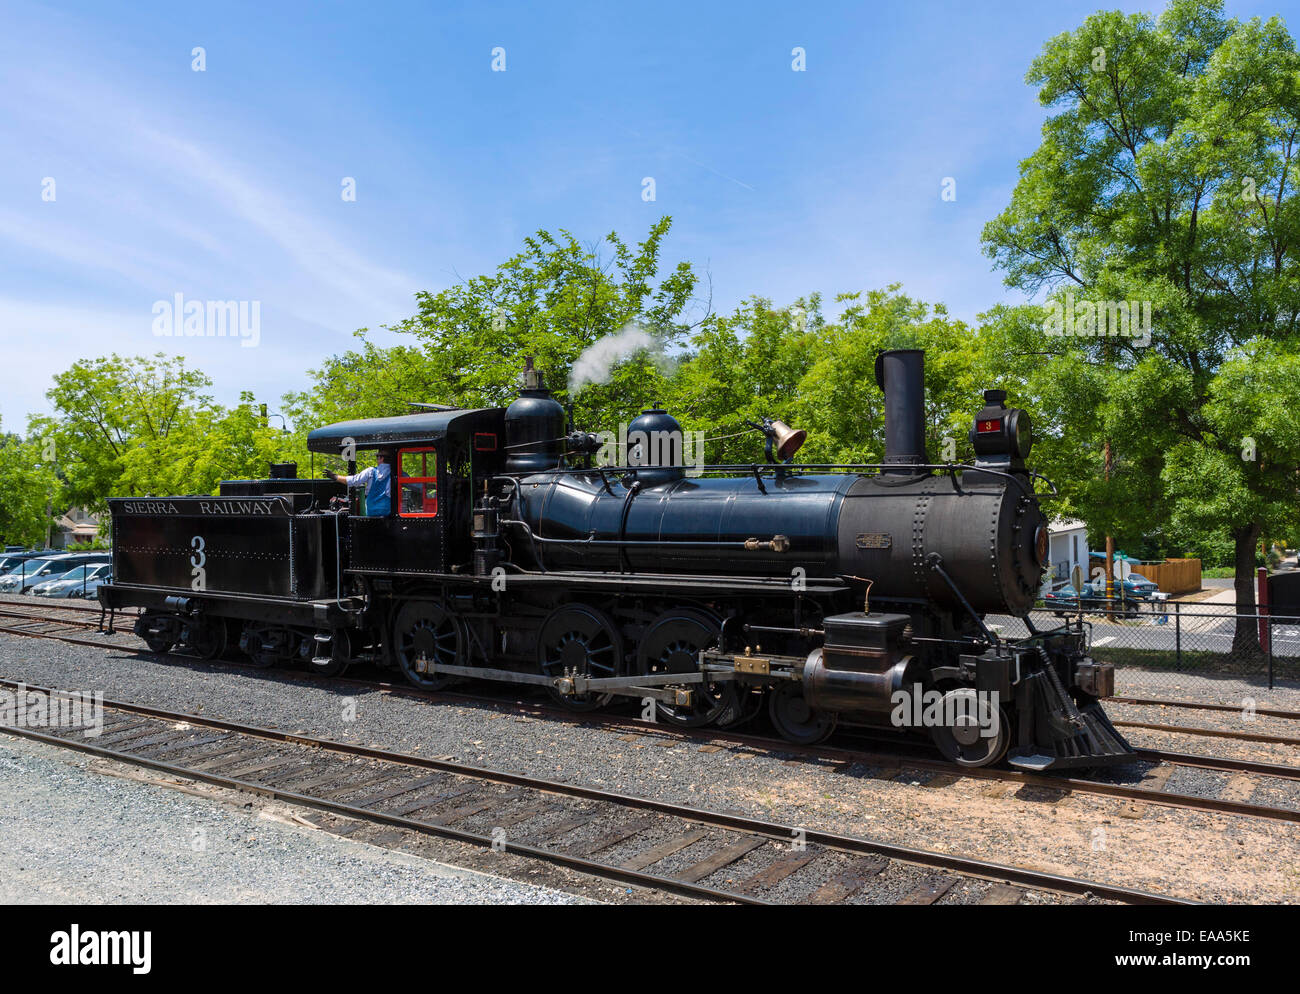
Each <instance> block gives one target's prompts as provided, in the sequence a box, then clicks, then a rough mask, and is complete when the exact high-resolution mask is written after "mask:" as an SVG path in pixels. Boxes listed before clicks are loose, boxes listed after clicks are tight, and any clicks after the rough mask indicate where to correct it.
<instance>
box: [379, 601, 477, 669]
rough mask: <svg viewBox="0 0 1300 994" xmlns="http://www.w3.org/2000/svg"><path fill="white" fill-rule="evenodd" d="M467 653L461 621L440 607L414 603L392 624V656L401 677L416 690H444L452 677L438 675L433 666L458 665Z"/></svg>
mask: <svg viewBox="0 0 1300 994" xmlns="http://www.w3.org/2000/svg"><path fill="white" fill-rule="evenodd" d="M464 651H465V630H464V627H463V626H462V625H461V623H460V619H459V618H457V617H456V616H455V615H453V614H452V613H451V612H449V611H448V610H447V609H446V608H444V607H443V606H442V605H441V604H437V603H434V602H432V601H411V602H410V603H408V604H405V605H403V606H402V609H401V610H400V611H398V612H397V618H396V619H395V620H394V622H393V654H394V655H395V656H396V657H397V665H398V666H399V667H401V670H402V675H403V676H405V677H406V679H407V680H408V681H410V682H411V683H413V684H414V685H415V686H417V687H423V688H424V689H425V690H441V689H442V688H444V687H446V686H447V685H448V684H449V683H451V682H452V681H453V679H454V677H453V676H451V675H450V674H446V673H435V672H433V671H432V669H431V664H440V665H443V666H457V665H460V664H461V661H462V659H463V657H464Z"/></svg>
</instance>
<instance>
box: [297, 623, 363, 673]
mask: <svg viewBox="0 0 1300 994" xmlns="http://www.w3.org/2000/svg"><path fill="white" fill-rule="evenodd" d="M320 634H322V635H328V636H330V640H329V641H328V642H318V641H317V640H316V638H315V637H314V636H308V637H306V638H305V639H303V642H304V643H305V644H306V645H308V646H310V651H309V652H308V654H307V666H308V668H309V669H310V670H311V671H312V672H313V673H317V674H319V675H321V676H341V675H342V674H343V671H344V670H346V669H347V668H348V666H349V664H351V662H352V639H351V638H350V637H349V635H348V631H347V629H346V628H336V629H334V630H333V631H329V632H321V633H320ZM319 659H323V660H324V662H317V660H319Z"/></svg>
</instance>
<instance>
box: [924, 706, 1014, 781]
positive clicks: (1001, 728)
mask: <svg viewBox="0 0 1300 994" xmlns="http://www.w3.org/2000/svg"><path fill="white" fill-rule="evenodd" d="M942 705H943V711H942V715H943V720H944V724H942V725H936V726H933V727H931V729H930V737H931V738H933V739H934V744H935V745H936V746H938V747H939V751H940V752H941V753H943V754H944V756H945V757H946V758H947V759H948V760H950V761H951V762H954V763H957V764H958V765H960V766H989V765H991V764H993V763H996V762H997V761H998V760H1000V759H1001V758H1002V757H1003V756H1004V755H1006V751H1007V746H1008V744H1009V743H1010V742H1011V721H1010V719H1009V718H1008V716H1007V713H1006V711H1004V710H1003V709H1002V708H995V707H993V706H992V705H991V704H989V702H988V701H987V700H985V699H984V698H982V697H980V696H979V694H977V693H976V692H975V691H974V690H972V689H971V688H969V687H963V688H960V689H958V690H950V691H948V692H947V693H946V694H944V695H943V701H942Z"/></svg>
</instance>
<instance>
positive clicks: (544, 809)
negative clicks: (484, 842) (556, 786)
mask: <svg viewBox="0 0 1300 994" xmlns="http://www.w3.org/2000/svg"><path fill="white" fill-rule="evenodd" d="M558 808H559V805H558V804H556V803H555V802H554V801H536V802H534V803H532V804H525V805H524V806H523V807H522V808H516V809H515V810H514V811H511V812H510V813H509V814H508V815H506V816H505V817H503V818H498V819H497V820H496V824H495V825H494V826H493V827H494V828H509V827H510V826H511V825H518V824H519V823H520V822H521V821H529V820H531V819H533V818H536V817H537V816H538V815H541V814H550V813H551V812H552V811H555V810H557V809H558Z"/></svg>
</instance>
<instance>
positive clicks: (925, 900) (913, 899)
mask: <svg viewBox="0 0 1300 994" xmlns="http://www.w3.org/2000/svg"><path fill="white" fill-rule="evenodd" d="M956 883H957V878H956V877H940V878H939V879H938V880H927V881H926V882H925V883H923V884H921V886H920V887H918V888H916V890H914V891H912V892H911V893H910V894H907V895H905V896H904V897H902V898H900V899H899V901H898V902H897V903H898V904H934V903H935V902H936V901H938V900H939V898H941V897H943V895H945V894H947V893H948V891H950V890H952V888H953V885H954V884H956Z"/></svg>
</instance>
